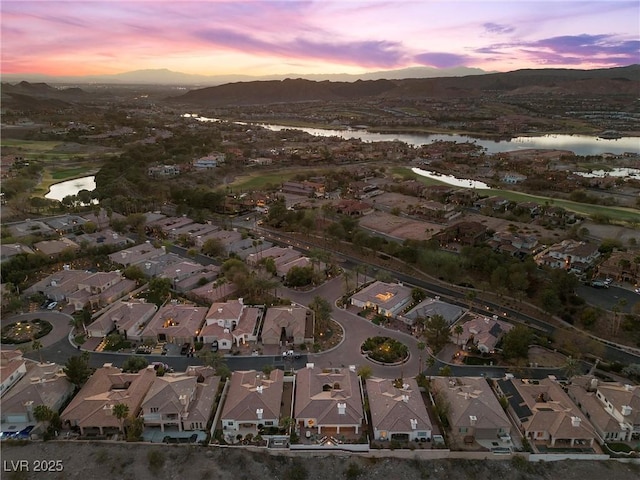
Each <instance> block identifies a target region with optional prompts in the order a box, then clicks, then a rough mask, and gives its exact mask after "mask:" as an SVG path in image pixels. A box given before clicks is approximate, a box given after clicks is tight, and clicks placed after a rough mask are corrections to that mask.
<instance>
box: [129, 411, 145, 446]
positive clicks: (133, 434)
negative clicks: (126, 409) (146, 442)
mask: <svg viewBox="0 0 640 480" xmlns="http://www.w3.org/2000/svg"><path fill="white" fill-rule="evenodd" d="M143 432H144V419H143V418H142V417H136V418H134V417H129V427H128V428H127V442H137V441H139V440H140V439H141V438H142V433H143Z"/></svg>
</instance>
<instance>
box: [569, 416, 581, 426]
mask: <svg viewBox="0 0 640 480" xmlns="http://www.w3.org/2000/svg"><path fill="white" fill-rule="evenodd" d="M580 422H582V419H581V418H580V417H571V425H572V426H574V427H579V426H580Z"/></svg>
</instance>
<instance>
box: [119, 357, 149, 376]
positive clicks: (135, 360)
mask: <svg viewBox="0 0 640 480" xmlns="http://www.w3.org/2000/svg"><path fill="white" fill-rule="evenodd" d="M148 365H149V362H148V360H147V359H146V358H144V357H140V356H137V355H132V356H131V357H129V358H127V359H126V360H125V361H124V363H123V364H122V370H123V371H125V372H128V373H138V372H139V371H140V370H142V369H144V368H147V366H148Z"/></svg>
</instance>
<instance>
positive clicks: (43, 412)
mask: <svg viewBox="0 0 640 480" xmlns="http://www.w3.org/2000/svg"><path fill="white" fill-rule="evenodd" d="M54 414H55V412H54V411H53V410H51V408H49V407H48V406H46V405H36V406H35V407H33V418H34V419H35V420H36V422H50V421H51V419H52V418H53V415H54Z"/></svg>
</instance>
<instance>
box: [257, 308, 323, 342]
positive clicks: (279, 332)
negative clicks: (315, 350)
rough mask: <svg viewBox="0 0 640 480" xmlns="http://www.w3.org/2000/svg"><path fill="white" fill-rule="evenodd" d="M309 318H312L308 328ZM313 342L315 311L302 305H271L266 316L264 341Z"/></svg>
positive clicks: (263, 331) (263, 329)
mask: <svg viewBox="0 0 640 480" xmlns="http://www.w3.org/2000/svg"><path fill="white" fill-rule="evenodd" d="M307 318H310V322H309V328H307ZM305 342H313V312H312V311H311V310H309V309H307V308H305V307H302V306H300V305H291V306H288V307H270V308H269V309H268V310H267V313H266V314H265V316H264V324H263V326H262V343H263V344H265V345H283V344H284V343H292V344H294V345H300V344H301V343H305Z"/></svg>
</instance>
